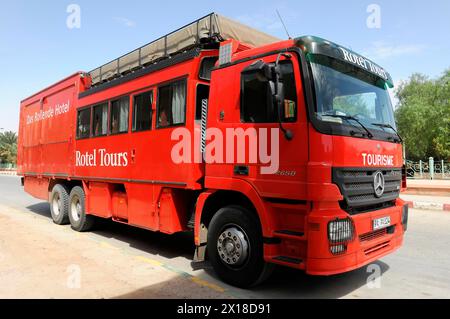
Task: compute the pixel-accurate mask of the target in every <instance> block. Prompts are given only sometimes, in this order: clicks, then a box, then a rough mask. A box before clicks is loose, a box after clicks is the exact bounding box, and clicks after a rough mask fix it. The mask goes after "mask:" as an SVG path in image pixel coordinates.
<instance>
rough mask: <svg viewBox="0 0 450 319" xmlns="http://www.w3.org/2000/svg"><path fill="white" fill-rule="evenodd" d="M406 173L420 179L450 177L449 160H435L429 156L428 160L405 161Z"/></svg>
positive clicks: (409, 176)
mask: <svg viewBox="0 0 450 319" xmlns="http://www.w3.org/2000/svg"><path fill="white" fill-rule="evenodd" d="M406 174H407V177H408V178H421V179H450V162H446V161H444V160H440V161H439V160H438V161H435V160H434V158H432V157H430V158H429V159H428V161H422V160H420V161H418V162H414V161H408V160H407V161H406Z"/></svg>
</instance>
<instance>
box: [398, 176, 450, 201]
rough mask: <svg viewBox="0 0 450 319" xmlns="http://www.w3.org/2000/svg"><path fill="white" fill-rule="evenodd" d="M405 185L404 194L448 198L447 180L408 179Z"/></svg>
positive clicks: (448, 182)
mask: <svg viewBox="0 0 450 319" xmlns="http://www.w3.org/2000/svg"><path fill="white" fill-rule="evenodd" d="M406 185H407V187H408V189H407V190H406V192H405V194H409V195H432V196H443V197H450V180H448V179H434V180H430V179H408V180H407V182H406Z"/></svg>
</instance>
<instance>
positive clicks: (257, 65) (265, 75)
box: [242, 60, 274, 82]
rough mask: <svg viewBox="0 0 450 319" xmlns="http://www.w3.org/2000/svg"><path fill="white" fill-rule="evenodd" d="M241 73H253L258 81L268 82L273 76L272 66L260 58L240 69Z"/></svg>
mask: <svg viewBox="0 0 450 319" xmlns="http://www.w3.org/2000/svg"><path fill="white" fill-rule="evenodd" d="M242 74H245V75H255V77H256V79H258V81H260V82H268V81H272V80H273V78H274V76H273V67H271V66H270V65H268V64H267V63H265V62H264V61H262V60H258V61H255V62H253V63H252V64H250V65H249V66H248V67H246V68H245V69H244V70H242Z"/></svg>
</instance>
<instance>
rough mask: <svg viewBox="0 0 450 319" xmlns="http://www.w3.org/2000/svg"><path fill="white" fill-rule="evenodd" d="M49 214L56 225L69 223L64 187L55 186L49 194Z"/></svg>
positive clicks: (65, 189) (67, 194)
mask: <svg viewBox="0 0 450 319" xmlns="http://www.w3.org/2000/svg"><path fill="white" fill-rule="evenodd" d="M49 202H50V212H51V215H52V219H53V222H54V223H55V224H57V225H67V224H68V223H69V193H68V191H67V188H66V187H65V186H64V185H61V184H56V185H55V186H54V187H53V189H52V192H51V193H50V200H49Z"/></svg>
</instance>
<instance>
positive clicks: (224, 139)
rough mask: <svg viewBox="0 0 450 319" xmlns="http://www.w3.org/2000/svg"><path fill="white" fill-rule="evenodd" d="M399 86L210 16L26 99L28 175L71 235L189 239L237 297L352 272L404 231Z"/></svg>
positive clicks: (382, 74) (306, 43) (335, 52)
mask: <svg viewBox="0 0 450 319" xmlns="http://www.w3.org/2000/svg"><path fill="white" fill-rule="evenodd" d="M392 85H393V84H392V79H391V77H390V75H389V74H388V73H387V72H386V71H385V70H384V69H383V68H381V67H380V66H378V65H377V64H375V63H373V62H372V61H370V60H368V59H366V58H364V57H363V56H361V55H358V54H356V53H354V52H352V51H351V50H349V49H347V48H344V47H342V46H339V45H337V44H335V43H333V42H330V41H326V40H324V39H320V38H317V37H311V36H306V37H299V38H295V39H290V40H285V41H282V40H279V39H277V38H274V37H271V36H269V35H267V34H264V33H262V32H259V31H257V30H254V29H251V28H249V27H247V26H244V25H242V24H240V23H237V22H234V21H232V20H229V19H227V18H225V17H223V16H220V15H217V14H214V13H212V14H209V15H207V16H205V17H203V18H201V19H199V20H197V21H195V22H193V23H191V24H189V25H186V26H185V27H183V28H180V29H178V30H177V31H175V32H172V33H170V34H168V35H166V36H164V37H162V38H160V39H158V40H155V41H153V42H151V43H149V44H147V45H145V46H143V47H141V48H139V49H137V50H135V51H133V52H131V53H129V54H126V55H124V56H122V57H120V58H118V59H116V60H114V61H112V62H110V63H108V64H105V65H103V66H102V67H100V68H98V69H95V70H93V71H91V72H89V73H85V72H78V73H75V74H74V75H72V76H69V77H67V78H66V79H64V80H61V81H60V82H58V83H56V84H54V85H52V86H50V87H48V88H46V89H44V90H42V91H40V92H38V93H36V94H35V95H33V96H31V97H29V98H27V99H25V100H24V101H22V102H21V108H20V128H19V147H18V173H19V175H21V176H22V183H23V186H24V189H25V191H26V192H28V193H29V194H31V195H33V196H34V197H36V198H40V199H42V200H46V201H49V203H50V209H51V215H52V218H53V221H54V222H55V223H56V224H58V225H64V224H68V223H70V224H71V227H72V228H73V229H74V230H75V231H80V232H81V231H88V230H90V229H92V227H93V226H94V223H95V221H96V220H97V219H98V218H108V219H112V220H114V221H116V222H120V223H125V224H128V225H132V226H136V227H140V228H145V229H148V230H151V231H159V232H163V233H166V234H174V233H177V232H185V231H191V232H193V233H194V240H195V246H196V250H195V254H194V261H196V262H201V261H204V260H209V262H210V263H211V264H212V266H213V267H214V269H215V271H216V272H217V274H218V275H219V277H220V278H221V279H223V280H224V281H225V282H228V283H230V284H232V285H236V286H240V287H250V286H254V285H256V284H258V283H260V282H262V281H263V280H264V279H265V278H267V276H268V275H269V274H270V272H271V270H272V269H273V266H274V265H276V264H278V265H282V266H287V267H292V268H297V269H301V270H304V271H306V273H308V274H311V275H332V274H338V273H342V272H347V271H350V270H353V269H356V268H359V267H362V266H364V265H367V264H369V263H371V262H373V261H375V260H377V259H379V258H381V257H383V256H385V255H387V254H389V253H391V252H393V251H395V250H396V249H397V248H399V247H400V246H401V244H402V241H403V234H404V232H405V231H406V228H407V221H408V207H407V206H406V205H405V203H404V202H403V201H402V200H401V199H400V198H399V193H400V191H401V189H403V188H405V187H406V182H405V181H406V179H405V174H404V171H403V160H402V144H401V143H402V141H401V138H400V136H399V135H398V134H397V132H396V126H395V121H394V116H393V110H392V106H391V102H390V99H389V94H388V88H390V87H392Z"/></svg>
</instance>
